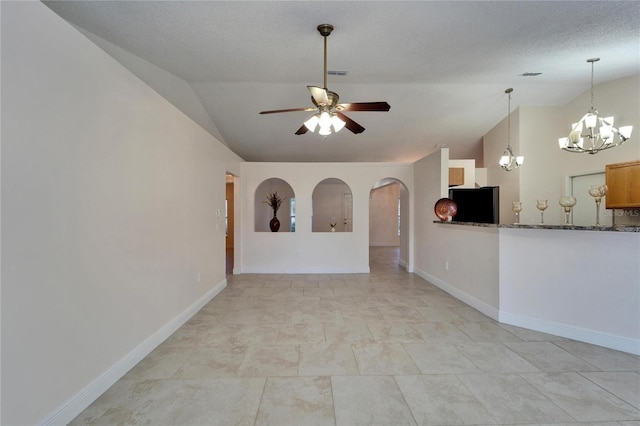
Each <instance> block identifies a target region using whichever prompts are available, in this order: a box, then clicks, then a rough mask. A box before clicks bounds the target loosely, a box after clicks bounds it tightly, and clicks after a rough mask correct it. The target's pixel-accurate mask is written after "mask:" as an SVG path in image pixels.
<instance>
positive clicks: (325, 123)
mask: <svg viewBox="0 0 640 426" xmlns="http://www.w3.org/2000/svg"><path fill="white" fill-rule="evenodd" d="M318 124H319V125H320V127H329V126H331V116H330V115H329V113H328V112H326V111H322V113H321V114H320V119H319V120H318Z"/></svg>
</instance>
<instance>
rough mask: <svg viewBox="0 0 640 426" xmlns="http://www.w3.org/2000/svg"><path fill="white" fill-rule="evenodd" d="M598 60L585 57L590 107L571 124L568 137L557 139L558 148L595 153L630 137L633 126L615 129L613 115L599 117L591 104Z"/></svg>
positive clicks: (620, 143) (621, 142)
mask: <svg viewBox="0 0 640 426" xmlns="http://www.w3.org/2000/svg"><path fill="white" fill-rule="evenodd" d="M599 60H600V58H592V59H587V62H590V63H591V109H589V112H587V113H586V114H585V115H584V116H583V117H582V118H581V119H580V121H578V122H577V123H573V124H572V125H571V133H569V136H568V137H565V138H560V139H558V144H559V145H560V148H561V149H563V150H565V151H569V152H580V153H587V154H597V153H598V152H600V151H603V150H605V149H609V148H613V147H615V146H618V145H622V144H623V143H624V142H625V141H626V140H627V139H629V138H630V137H631V131H632V130H633V126H623V127H620V129H616V128H615V127H613V117H605V118H603V117H601V116H600V115H599V113H598V110H597V109H596V108H595V107H594V106H593V63H594V62H598V61H599ZM616 135H617V136H618V137H617V138H616Z"/></svg>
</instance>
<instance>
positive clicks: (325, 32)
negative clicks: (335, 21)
mask: <svg viewBox="0 0 640 426" xmlns="http://www.w3.org/2000/svg"><path fill="white" fill-rule="evenodd" d="M318 31H319V32H320V35H321V36H322V37H328V36H329V34H331V31H333V25H331V24H320V25H318Z"/></svg>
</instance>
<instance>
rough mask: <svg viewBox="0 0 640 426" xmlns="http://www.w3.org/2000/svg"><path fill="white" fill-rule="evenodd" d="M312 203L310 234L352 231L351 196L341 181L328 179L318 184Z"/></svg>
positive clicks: (347, 186) (314, 190)
mask: <svg viewBox="0 0 640 426" xmlns="http://www.w3.org/2000/svg"><path fill="white" fill-rule="evenodd" d="M312 203H313V204H312V213H311V214H312V220H311V231H312V232H352V231H353V195H352V193H351V188H349V185H347V184H346V183H345V182H344V181H343V180H341V179H337V178H328V179H324V180H323V181H321V182H320V183H318V184H317V185H316V187H315V188H314V189H313V194H312ZM332 224H334V225H335V226H334V227H333V229H334V231H332V226H331V225H332Z"/></svg>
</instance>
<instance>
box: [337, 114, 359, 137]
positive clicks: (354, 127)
mask: <svg viewBox="0 0 640 426" xmlns="http://www.w3.org/2000/svg"><path fill="white" fill-rule="evenodd" d="M336 115H337V116H338V117H340V119H341V120H342V121H344V122H345V125H344V127H346V128H347V129H349V130H351V131H352V132H353V133H355V134H358V133H362V132H364V127H362V126H361V125H359V124H358V123H356V122H355V121H353V120H352V119H350V118H349V117H347V116H346V115H344V114H343V113H341V112H336Z"/></svg>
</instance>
